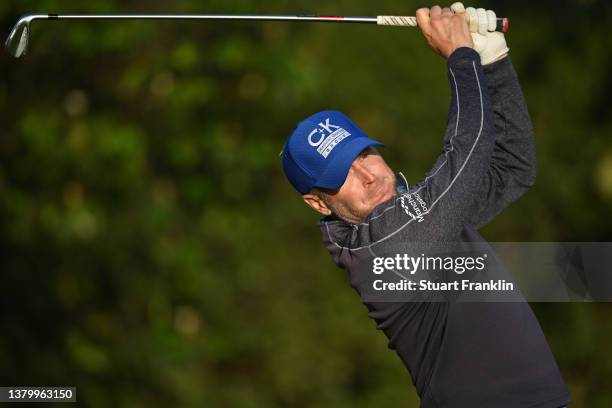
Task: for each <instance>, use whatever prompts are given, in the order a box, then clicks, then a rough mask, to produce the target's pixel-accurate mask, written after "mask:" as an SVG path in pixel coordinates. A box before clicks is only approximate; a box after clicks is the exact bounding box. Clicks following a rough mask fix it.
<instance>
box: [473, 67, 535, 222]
mask: <svg viewBox="0 0 612 408" xmlns="http://www.w3.org/2000/svg"><path fill="white" fill-rule="evenodd" d="M483 70H484V73H485V76H486V78H487V83H488V88H489V95H490V97H491V105H492V108H493V113H494V116H495V147H494V150H493V155H492V157H491V165H490V169H489V172H488V173H487V176H486V179H485V183H486V187H485V189H484V190H483V192H482V195H481V196H480V197H479V203H480V208H479V210H478V212H477V213H476V214H474V216H473V218H472V219H471V220H470V224H472V225H473V226H474V227H476V228H480V227H482V226H484V225H485V224H487V223H488V222H489V221H491V220H492V219H493V218H494V217H495V216H496V215H497V214H499V213H500V212H501V211H502V210H503V209H504V208H506V207H508V206H509V205H510V204H511V203H513V202H514V201H516V200H517V199H518V198H519V197H520V196H521V195H523V194H524V193H525V192H526V191H527V190H528V189H529V188H530V187H532V186H533V185H534V184H535V179H536V149H535V144H534V138H533V127H532V124H531V119H530V117H529V112H528V110H527V104H526V103H525V98H524V97H523V93H522V91H521V87H520V84H519V81H518V77H517V75H516V71H515V70H514V67H513V66H512V62H511V60H510V57H507V58H504V59H503V60H501V61H498V62H495V63H493V64H491V65H487V66H485V67H484V69H483Z"/></svg>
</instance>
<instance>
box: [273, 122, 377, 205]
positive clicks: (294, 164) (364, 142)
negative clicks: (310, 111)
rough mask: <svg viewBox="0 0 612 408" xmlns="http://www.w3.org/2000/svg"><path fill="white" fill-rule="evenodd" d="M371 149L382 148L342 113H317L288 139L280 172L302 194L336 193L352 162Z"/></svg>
mask: <svg viewBox="0 0 612 408" xmlns="http://www.w3.org/2000/svg"><path fill="white" fill-rule="evenodd" d="M370 146H384V145H383V144H382V143H380V142H377V141H376V140H373V139H370V138H369V137H368V136H367V135H366V134H365V133H364V132H363V130H361V129H360V128H359V127H358V126H357V125H356V124H355V123H353V122H352V121H351V120H350V119H349V118H348V117H347V116H346V115H345V114H343V113H341V112H338V111H334V110H325V111H321V112H317V113H315V114H314V115H312V116H309V117H308V118H306V119H304V120H303V121H302V122H300V123H299V124H298V125H297V126H296V128H295V129H294V130H293V132H292V133H291V134H290V135H289V137H288V138H287V142H286V143H285V146H284V147H283V151H282V153H281V158H282V162H283V171H284V172H285V176H287V179H288V180H289V182H290V183H291V184H292V185H293V187H295V189H296V190H297V191H299V192H300V193H301V194H306V193H308V192H309V191H310V190H312V189H313V188H314V187H319V188H324V189H330V190H335V189H338V188H340V187H341V186H342V184H344V180H346V176H347V174H348V172H349V169H350V168H351V165H352V163H353V160H355V158H356V157H357V156H359V154H360V153H361V152H362V151H363V150H364V149H365V148H367V147H370Z"/></svg>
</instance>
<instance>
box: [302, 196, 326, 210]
mask: <svg viewBox="0 0 612 408" xmlns="http://www.w3.org/2000/svg"><path fill="white" fill-rule="evenodd" d="M302 198H303V199H304V202H305V203H306V204H308V205H309V206H310V208H312V209H313V210H315V211H316V212H318V213H321V214H323V215H330V214H331V213H332V211H331V210H330V208H329V207H328V206H327V204H325V203H324V202H323V200H321V198H320V197H319V196H316V195H314V194H304V195H303V196H302Z"/></svg>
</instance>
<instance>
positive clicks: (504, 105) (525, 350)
mask: <svg viewBox="0 0 612 408" xmlns="http://www.w3.org/2000/svg"><path fill="white" fill-rule="evenodd" d="M495 20H496V16H495V13H493V12H492V11H490V10H489V11H485V10H483V9H478V10H475V9H473V8H468V9H467V10H466V9H464V7H463V5H462V4H461V3H455V4H453V6H451V8H440V7H438V6H435V7H432V8H431V9H427V8H422V9H419V10H418V11H417V21H418V26H419V28H420V29H421V31H422V32H423V34H424V36H425V38H426V39H427V42H428V43H429V45H430V47H431V48H432V49H433V50H434V51H435V52H436V53H438V54H440V55H441V56H442V57H443V58H445V59H446V60H447V64H448V78H449V81H450V89H451V98H452V99H451V108H450V111H449V114H448V127H447V131H446V134H445V138H444V145H443V152H442V154H441V155H440V156H439V157H438V159H437V160H436V161H435V163H434V165H433V167H432V168H431V170H430V171H429V172H428V173H427V175H426V176H425V177H424V178H423V179H422V180H421V182H419V183H418V184H416V185H414V186H409V185H408V184H407V182H406V181H405V180H403V177H401V178H399V177H396V175H395V174H394V173H393V171H392V170H391V169H390V168H389V166H388V165H387V164H386V163H385V161H384V160H383V158H382V156H381V155H380V154H379V153H378V152H377V151H376V150H375V148H374V146H376V145H381V143H379V142H377V141H375V140H372V139H370V138H369V137H368V136H366V134H365V133H364V132H363V131H362V130H361V129H360V128H359V127H357V125H355V124H354V123H353V122H352V121H351V120H350V119H349V118H348V117H346V116H345V115H343V114H342V113H340V112H337V111H331V110H328V111H323V112H318V113H315V114H314V115H312V116H310V117H308V118H306V119H305V120H304V121H302V122H301V123H299V124H298V126H297V127H296V128H295V130H294V131H293V132H292V133H291V135H290V136H289V137H288V139H287V141H286V143H285V146H284V148H283V152H282V154H281V157H282V165H283V170H284V172H285V174H286V176H287V178H288V179H289V181H290V182H291V184H292V185H293V186H294V187H295V189H296V190H298V192H299V193H300V194H302V197H303V199H304V201H305V202H306V204H308V205H309V206H310V207H311V208H313V209H314V210H316V211H318V212H319V213H321V214H323V215H325V218H323V219H322V220H321V222H320V227H321V233H322V236H323V240H324V242H325V245H326V247H327V249H328V250H329V252H330V254H331V255H332V257H333V259H334V261H335V262H336V263H337V264H338V265H339V266H341V267H342V268H344V269H346V270H347V271H348V273H349V278H350V281H351V285H352V286H353V287H354V288H355V289H356V290H357V291H358V292H359V293H360V295H361V297H362V301H363V303H364V304H365V305H366V307H367V309H368V312H369V313H368V315H369V316H370V317H371V318H373V319H375V321H376V323H377V327H378V328H379V329H381V330H383V331H384V332H385V334H386V335H387V336H388V338H389V347H390V348H391V349H394V350H396V352H397V353H398V355H399V357H400V358H401V360H402V361H403V363H404V364H405V365H406V367H407V368H408V370H409V372H410V374H411V376H412V381H413V383H414V385H415V387H416V390H417V392H418V394H419V396H420V397H421V406H422V407H426V408H428V407H455V408H457V407H466V408H467V407H470V408H474V407H493V408H505V407H507V408H518V407H525V408H527V407H530V408H536V407H537V408H548V407H550V408H558V407H562V406H565V405H566V404H568V403H569V402H570V396H569V393H568V390H567V387H566V386H565V384H564V382H563V379H562V378H561V375H560V373H559V369H558V367H557V365H556V363H555V360H554V357H553V355H552V353H551V352H550V350H549V347H548V345H547V342H546V339H545V337H544V335H543V333H542V330H541V328H540V326H539V324H538V322H537V320H536V318H535V316H534V315H533V312H532V311H531V309H530V307H529V305H528V303H526V302H489V303H484V302H371V301H368V300H364V294H363V292H362V291H363V289H364V288H363V286H362V285H361V283H360V282H361V281H362V277H361V276H359V273H361V272H360V271H362V270H363V268H361V269H360V266H362V264H363V263H365V262H371V259H372V254H374V253H384V252H385V250H386V251H387V252H388V251H389V250H390V248H393V247H394V246H395V248H397V247H401V246H402V245H405V244H406V243H410V242H453V241H461V242H479V241H483V238H482V237H481V236H480V235H479V233H478V232H477V230H478V229H479V228H480V227H482V226H483V225H485V224H486V223H488V222H489V221H490V220H491V219H493V217H495V216H496V215H497V214H499V213H500V212H501V211H502V210H503V209H504V208H506V207H507V206H508V205H509V204H511V203H512V202H514V201H515V200H516V199H517V198H519V197H520V196H521V195H522V194H523V193H525V191H526V190H527V189H529V188H530V187H531V186H532V185H533V184H534V182H535V148H534V143H533V136H532V128H531V123H530V119H529V114H528V112H527V108H526V106H525V102H524V99H523V96H522V92H521V89H520V86H519V83H518V80H517V76H516V73H515V71H514V68H513V66H512V63H511V61H510V58H509V57H508V51H509V49H508V48H507V46H506V41H505V39H504V35H503V33H500V32H492V31H493V29H494V22H495Z"/></svg>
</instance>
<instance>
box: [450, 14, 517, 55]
mask: <svg viewBox="0 0 612 408" xmlns="http://www.w3.org/2000/svg"><path fill="white" fill-rule="evenodd" d="M450 9H451V10H452V12H453V13H455V14H464V15H465V20H466V21H467V23H468V25H469V27H470V33H471V34H472V40H473V41H474V49H475V50H476V51H477V52H478V54H480V62H481V63H482V65H488V64H491V63H493V62H495V61H499V60H500V59H502V58H504V57H505V56H506V55H508V51H510V49H509V48H508V46H507V45H506V39H505V38H504V33H500V32H497V31H495V26H496V25H497V16H496V15H495V12H494V11H493V10H485V9H483V8H479V9H475V8H474V7H468V8H467V9H466V8H465V7H463V3H459V2H457V3H453V5H452V6H450Z"/></svg>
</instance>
